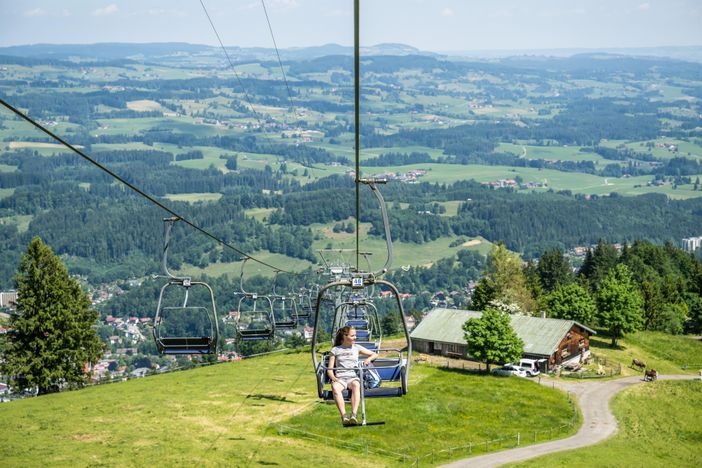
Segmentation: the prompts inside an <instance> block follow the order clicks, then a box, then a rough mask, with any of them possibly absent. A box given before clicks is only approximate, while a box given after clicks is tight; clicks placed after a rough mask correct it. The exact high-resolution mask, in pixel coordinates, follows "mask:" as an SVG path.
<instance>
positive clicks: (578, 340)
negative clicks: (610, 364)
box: [549, 325, 590, 367]
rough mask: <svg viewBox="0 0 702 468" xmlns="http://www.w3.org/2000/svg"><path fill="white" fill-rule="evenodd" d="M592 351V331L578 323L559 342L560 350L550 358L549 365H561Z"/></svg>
mask: <svg viewBox="0 0 702 468" xmlns="http://www.w3.org/2000/svg"><path fill="white" fill-rule="evenodd" d="M589 352H590V333H589V332H588V331H586V330H583V329H582V328H580V327H579V326H577V325H573V326H572V327H571V329H570V331H569V332H568V333H567V334H566V336H565V337H564V338H563V340H561V342H560V343H559V344H558V350H557V351H556V352H555V353H553V354H552V355H551V357H550V358H549V367H552V366H554V365H559V364H561V363H562V362H565V361H569V360H571V359H573V358H575V357H577V356H581V355H582V356H585V355H587V354H589Z"/></svg>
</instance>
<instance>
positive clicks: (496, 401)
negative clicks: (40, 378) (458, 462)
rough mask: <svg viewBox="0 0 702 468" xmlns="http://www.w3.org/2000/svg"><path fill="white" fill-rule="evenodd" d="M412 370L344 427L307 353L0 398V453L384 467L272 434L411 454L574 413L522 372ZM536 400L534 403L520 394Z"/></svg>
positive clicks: (555, 421)
mask: <svg viewBox="0 0 702 468" xmlns="http://www.w3.org/2000/svg"><path fill="white" fill-rule="evenodd" d="M410 378H411V380H410V385H411V387H410V393H409V394H408V395H407V396H406V397H404V398H401V399H397V398H396V399H381V400H372V401H368V405H367V411H368V415H369V419H370V420H379V419H382V420H385V421H386V423H387V424H386V425H385V426H372V427H367V428H358V429H350V430H344V429H342V428H341V426H340V424H339V419H338V413H337V412H336V409H335V408H334V406H333V405H323V404H317V403H316V401H317V397H316V391H315V383H314V377H313V376H312V373H311V362H310V356H309V354H308V353H300V354H287V355H286V354H278V355H271V356H267V357H261V358H254V359H250V360H246V361H242V362H237V363H227V364H220V365H216V366H211V367H205V368H200V369H196V370H191V371H186V372H176V373H171V374H165V375H160V376H153V377H148V378H144V379H137V380H130V381H128V382H123V383H117V384H112V385H104V386H98V387H91V388H88V389H85V390H81V391H78V392H66V393H61V394H54V395H48V396H44V397H40V398H33V399H27V400H23V401H15V402H12V403H8V404H4V405H0V419H1V420H2V421H3V426H4V429H3V436H2V439H3V443H2V444H0V459H2V460H3V463H4V464H5V465H6V466H32V465H37V464H39V463H41V464H49V465H52V466H66V465H71V466H76V465H79V466H83V465H98V464H99V465H108V466H145V465H153V464H159V465H165V466H172V465H179V464H183V463H188V464H189V463H190V462H194V463H197V464H199V465H204V466H223V465H226V466H251V465H254V464H278V465H283V466H309V465H310V464H311V463H312V464H317V463H319V464H321V463H324V462H327V461H329V460H339V459H350V458H351V457H353V462H352V463H353V465H355V466H370V465H373V466H378V465H381V466H388V465H395V464H398V463H401V462H400V461H398V460H393V459H391V458H386V457H379V456H377V455H360V454H358V453H355V452H352V451H349V450H348V449H339V448H334V446H333V445H334V444H333V443H332V444H329V445H327V444H325V442H324V441H323V440H307V439H302V438H296V437H292V436H284V435H279V434H278V431H277V430H276V426H277V425H281V424H282V425H285V426H287V427H293V428H296V429H299V430H303V431H306V432H308V433H313V434H319V435H322V434H324V435H326V436H328V437H332V438H333V439H334V440H335V441H338V442H342V441H343V442H346V443H357V444H361V445H365V444H368V445H369V446H370V447H371V449H372V448H388V449H390V450H393V451H396V452H397V451H399V450H403V451H406V452H407V453H408V455H410V456H411V455H413V454H416V455H424V454H426V453H427V452H429V453H430V452H431V450H432V448H437V449H441V448H448V447H452V446H458V445H463V444H465V443H467V442H468V441H476V442H479V441H480V439H483V438H486V437H490V438H493V437H495V436H497V435H499V434H505V435H507V434H512V433H515V432H517V431H523V432H524V431H528V430H530V429H531V428H533V427H548V426H558V425H560V424H563V423H564V422H568V421H569V420H570V418H571V417H572V409H571V406H570V403H569V402H568V400H567V398H566V396H565V395H563V394H562V393H560V392H557V391H554V390H551V389H548V388H545V387H540V386H538V385H536V384H535V383H533V382H530V381H526V380H522V379H516V378H507V379H503V378H495V377H489V376H473V375H468V374H462V373H458V372H452V371H445V370H441V369H435V368H431V367H421V366H420V367H416V366H415V369H414V370H413V372H412V374H411V377H410ZM536 400H538V401H539V402H540V404H539V405H538V408H536V407H535V406H536V405H524V404H522V403H523V402H524V401H536ZM295 414H297V416H294V415H295ZM486 414H490V418H485V415H486ZM270 425H272V426H270ZM447 428H451V430H450V431H448V430H446V429H447ZM427 435H431V437H427Z"/></svg>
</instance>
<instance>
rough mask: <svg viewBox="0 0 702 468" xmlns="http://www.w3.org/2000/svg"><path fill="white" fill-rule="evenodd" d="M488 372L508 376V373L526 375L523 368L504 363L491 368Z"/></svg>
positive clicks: (518, 375)
mask: <svg viewBox="0 0 702 468" xmlns="http://www.w3.org/2000/svg"><path fill="white" fill-rule="evenodd" d="M490 373H491V374H494V375H503V376H510V375H516V376H517V377H526V376H527V373H526V370H525V369H522V368H521V367H519V366H515V365H514V364H505V365H504V366H502V367H496V368H494V369H493V370H491V371H490Z"/></svg>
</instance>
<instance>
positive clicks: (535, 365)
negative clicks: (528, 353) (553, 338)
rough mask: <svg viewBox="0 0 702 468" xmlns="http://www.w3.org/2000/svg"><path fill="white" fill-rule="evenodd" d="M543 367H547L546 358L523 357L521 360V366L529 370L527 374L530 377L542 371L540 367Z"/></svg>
mask: <svg viewBox="0 0 702 468" xmlns="http://www.w3.org/2000/svg"><path fill="white" fill-rule="evenodd" d="M542 366H544V367H543V369H544V370H545V369H546V367H545V366H546V360H545V359H538V360H537V359H521V360H520V361H519V367H522V368H524V370H526V371H527V376H528V377H536V376H537V375H539V374H540V373H541V371H540V368H541V367H542Z"/></svg>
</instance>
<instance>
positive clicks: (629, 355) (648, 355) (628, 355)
mask: <svg viewBox="0 0 702 468" xmlns="http://www.w3.org/2000/svg"><path fill="white" fill-rule="evenodd" d="M590 349H591V351H592V352H593V353H594V354H596V355H597V356H601V357H606V358H607V359H608V360H611V361H615V362H619V363H621V364H622V375H624V376H628V375H636V374H640V373H641V371H639V370H635V369H632V368H631V367H629V365H630V363H631V361H632V359H634V358H636V359H639V360H640V361H643V362H645V363H646V364H647V365H648V366H649V367H653V368H654V369H656V370H657V371H658V372H660V373H663V374H695V373H697V372H698V370H699V368H700V367H702V341H700V340H694V339H691V338H688V337H682V336H673V335H668V334H665V333H660V332H639V333H634V334H630V335H627V336H625V337H624V338H623V339H621V340H619V342H618V346H617V347H616V348H611V347H610V339H609V337H606V336H602V335H596V336H593V337H592V338H591V339H590ZM683 365H685V368H683ZM693 366H694V367H693Z"/></svg>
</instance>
